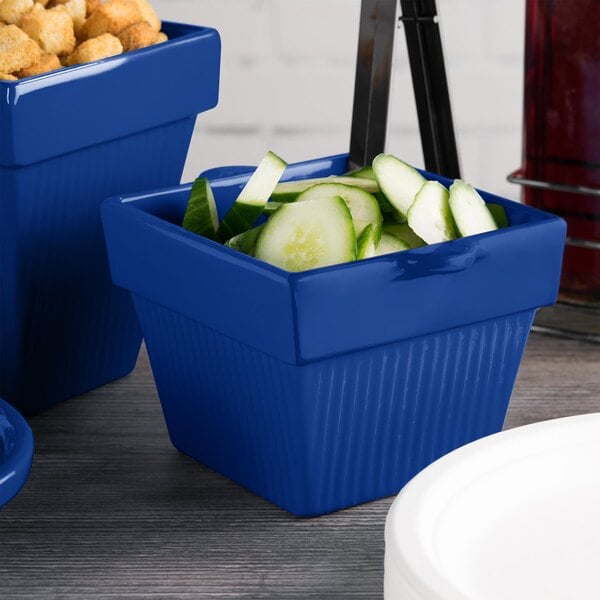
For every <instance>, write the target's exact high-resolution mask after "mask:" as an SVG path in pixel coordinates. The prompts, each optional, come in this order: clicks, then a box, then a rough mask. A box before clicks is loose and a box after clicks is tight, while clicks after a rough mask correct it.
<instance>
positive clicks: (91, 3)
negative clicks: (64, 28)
mask: <svg viewBox="0 0 600 600" xmlns="http://www.w3.org/2000/svg"><path fill="white" fill-rule="evenodd" d="M101 4H102V1H101V0H85V16H86V17H89V16H90V15H91V14H92V13H93V12H94V11H95V10H96V9H97V8H98V7H99V6H100V5H101Z"/></svg>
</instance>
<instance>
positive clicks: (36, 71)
mask: <svg viewBox="0 0 600 600" xmlns="http://www.w3.org/2000/svg"><path fill="white" fill-rule="evenodd" d="M61 67H62V65H61V64H60V60H58V56H56V54H50V53H48V52H45V53H44V54H42V56H41V58H40V60H38V62H36V63H34V64H33V65H31V66H30V67H27V68H26V69H21V70H20V71H17V72H16V73H15V75H16V76H17V77H19V78H21V77H31V76H32V75H41V74H42V73H48V72H49V71H55V70H56V69H60V68H61Z"/></svg>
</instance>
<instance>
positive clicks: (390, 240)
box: [375, 231, 410, 256]
mask: <svg viewBox="0 0 600 600" xmlns="http://www.w3.org/2000/svg"><path fill="white" fill-rule="evenodd" d="M403 250H410V246H409V245H408V244H407V243H406V242H405V241H404V240H401V239H399V238H397V237H396V236H395V235H394V234H392V233H388V232H387V231H384V232H383V233H382V234H381V241H380V242H379V244H378V246H377V248H376V249H375V256H383V255H384V254H392V253H393V252H402V251H403Z"/></svg>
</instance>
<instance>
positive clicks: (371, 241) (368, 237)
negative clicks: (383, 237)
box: [356, 223, 377, 260]
mask: <svg viewBox="0 0 600 600" xmlns="http://www.w3.org/2000/svg"><path fill="white" fill-rule="evenodd" d="M356 246H357V253H356V258H357V260H361V259H363V258H371V256H375V249H376V246H377V244H376V242H375V231H374V229H373V225H372V223H369V224H368V225H367V226H366V227H365V228H364V229H363V231H362V233H361V234H360V237H359V238H358V239H357V240H356Z"/></svg>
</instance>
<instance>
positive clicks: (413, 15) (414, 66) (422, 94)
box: [400, 0, 460, 178]
mask: <svg viewBox="0 0 600 600" xmlns="http://www.w3.org/2000/svg"><path fill="white" fill-rule="evenodd" d="M400 6H401V9H402V15H401V16H400V21H401V22H402V24H403V25H404V29H405V33H406V46H407V48H408V58H409V61H410V70H411V74H412V81H413V89H414V92H415V101H416V104H417V114H418V118H419V130H420V132H421V144H422V146H423V158H424V160H425V168H426V169H427V170H428V171H433V172H434V173H439V174H440V175H444V176H445V177H450V178H460V165H459V160H458V151H457V148H456V138H455V135H454V124H453V121H452V109H451V106H450V94H449V92H448V81H447V79H446V68H445V65H444V53H443V50H442V40H441V36H440V29H439V25H438V20H437V10H436V4H435V0H400Z"/></svg>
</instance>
